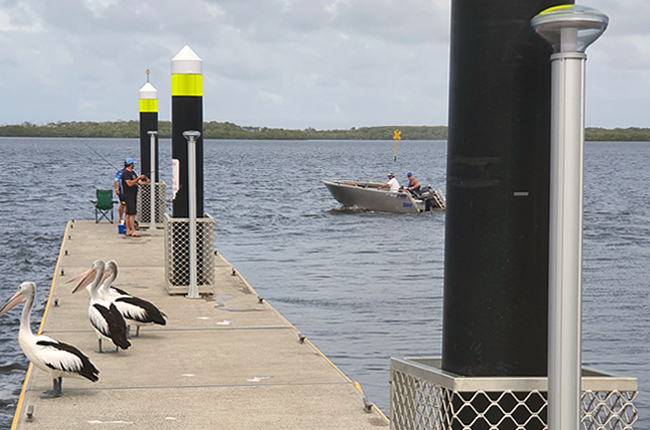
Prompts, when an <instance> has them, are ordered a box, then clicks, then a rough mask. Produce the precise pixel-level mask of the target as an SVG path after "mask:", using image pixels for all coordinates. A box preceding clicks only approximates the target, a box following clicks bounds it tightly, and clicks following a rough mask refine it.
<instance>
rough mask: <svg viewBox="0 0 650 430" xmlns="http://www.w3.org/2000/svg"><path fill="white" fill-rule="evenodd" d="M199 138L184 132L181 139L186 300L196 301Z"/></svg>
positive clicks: (189, 132)
mask: <svg viewBox="0 0 650 430" xmlns="http://www.w3.org/2000/svg"><path fill="white" fill-rule="evenodd" d="M200 136H201V132H200V131H195V130H190V131H184V132H183V137H184V138H185V139H187V159H188V166H187V171H188V175H189V180H188V182H189V183H188V190H187V191H188V202H189V236H190V237H189V239H190V285H189V288H188V290H187V296H186V297H187V298H190V299H198V298H199V297H200V296H199V287H198V284H197V282H196V278H197V258H196V141H197V139H198V138H199V137H200Z"/></svg>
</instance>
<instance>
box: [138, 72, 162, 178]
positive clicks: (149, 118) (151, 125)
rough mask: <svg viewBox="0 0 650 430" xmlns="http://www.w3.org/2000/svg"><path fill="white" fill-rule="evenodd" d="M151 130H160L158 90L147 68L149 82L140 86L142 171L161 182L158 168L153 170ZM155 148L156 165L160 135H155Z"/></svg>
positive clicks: (156, 162) (156, 163)
mask: <svg viewBox="0 0 650 430" xmlns="http://www.w3.org/2000/svg"><path fill="white" fill-rule="evenodd" d="M150 131H158V91H157V90H156V88H155V87H154V86H153V85H151V83H150V82H149V70H147V83H146V84H144V86H143V87H142V88H140V160H141V161H142V167H141V169H142V170H141V171H142V173H143V174H144V175H147V176H148V177H149V178H150V179H151V181H152V182H159V181H160V177H159V175H158V171H159V170H160V169H158V168H156V169H155V171H153V172H152V171H151V136H150V135H149V132H150ZM154 149H155V152H154V153H155V154H156V159H155V160H154V161H155V165H156V166H160V164H158V136H155V137H154Z"/></svg>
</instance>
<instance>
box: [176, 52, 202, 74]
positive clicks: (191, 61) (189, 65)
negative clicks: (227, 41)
mask: <svg viewBox="0 0 650 430" xmlns="http://www.w3.org/2000/svg"><path fill="white" fill-rule="evenodd" d="M171 69H172V75H202V74H203V60H201V58H199V56H198V55H196V53H195V52H194V51H192V48H190V47H189V46H187V45H185V46H184V47H183V49H181V50H180V52H179V53H178V54H176V56H175V57H174V58H172V67H171Z"/></svg>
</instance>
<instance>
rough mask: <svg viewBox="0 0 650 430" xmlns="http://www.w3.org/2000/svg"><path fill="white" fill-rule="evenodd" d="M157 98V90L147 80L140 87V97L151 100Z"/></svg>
mask: <svg viewBox="0 0 650 430" xmlns="http://www.w3.org/2000/svg"><path fill="white" fill-rule="evenodd" d="M157 98H158V90H157V89H156V87H154V86H153V85H151V83H150V82H147V83H146V84H144V85H143V86H142V88H140V99H144V100H151V99H157Z"/></svg>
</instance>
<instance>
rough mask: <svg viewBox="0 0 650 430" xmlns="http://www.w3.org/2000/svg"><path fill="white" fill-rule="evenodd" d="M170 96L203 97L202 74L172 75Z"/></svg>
mask: <svg viewBox="0 0 650 430" xmlns="http://www.w3.org/2000/svg"><path fill="white" fill-rule="evenodd" d="M172 96H191V97H203V75H181V74H177V75H172Z"/></svg>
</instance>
